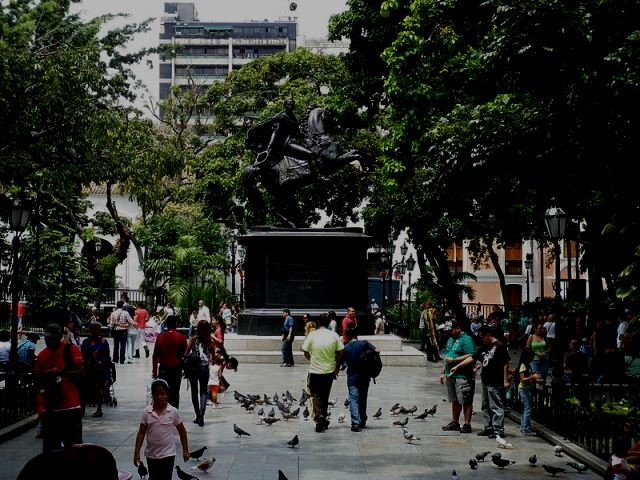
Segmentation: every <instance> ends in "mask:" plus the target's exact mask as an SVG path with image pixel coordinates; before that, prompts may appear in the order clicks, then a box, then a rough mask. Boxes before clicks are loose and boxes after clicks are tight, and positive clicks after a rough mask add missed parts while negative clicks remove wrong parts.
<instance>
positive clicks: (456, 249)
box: [447, 242, 463, 273]
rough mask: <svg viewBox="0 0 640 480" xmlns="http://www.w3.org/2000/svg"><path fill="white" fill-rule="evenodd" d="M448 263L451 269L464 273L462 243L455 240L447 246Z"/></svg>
mask: <svg viewBox="0 0 640 480" xmlns="http://www.w3.org/2000/svg"><path fill="white" fill-rule="evenodd" d="M447 264H448V265H449V271H451V272H455V273H462V271H463V270H462V244H461V243H457V242H453V243H452V244H450V245H449V248H447Z"/></svg>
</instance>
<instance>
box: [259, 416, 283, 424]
mask: <svg viewBox="0 0 640 480" xmlns="http://www.w3.org/2000/svg"><path fill="white" fill-rule="evenodd" d="M263 421H264V423H266V424H267V425H269V426H271V425H273V424H274V423H276V422H279V421H280V419H279V418H276V417H265V418H264V420H263Z"/></svg>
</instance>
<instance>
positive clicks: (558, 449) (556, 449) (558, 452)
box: [553, 445, 563, 457]
mask: <svg viewBox="0 0 640 480" xmlns="http://www.w3.org/2000/svg"><path fill="white" fill-rule="evenodd" d="M562 452H563V450H562V447H561V446H560V445H556V446H555V447H553V453H554V454H555V456H556V457H561V456H562Z"/></svg>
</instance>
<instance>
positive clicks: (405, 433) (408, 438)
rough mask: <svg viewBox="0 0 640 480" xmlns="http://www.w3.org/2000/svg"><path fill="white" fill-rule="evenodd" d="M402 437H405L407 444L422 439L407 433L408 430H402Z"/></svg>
mask: <svg viewBox="0 0 640 480" xmlns="http://www.w3.org/2000/svg"><path fill="white" fill-rule="evenodd" d="M402 436H403V437H404V439H405V440H406V441H407V443H411V442H413V441H414V440H420V437H418V436H416V435H415V434H413V433H411V432H409V431H407V429H406V428H403V429H402Z"/></svg>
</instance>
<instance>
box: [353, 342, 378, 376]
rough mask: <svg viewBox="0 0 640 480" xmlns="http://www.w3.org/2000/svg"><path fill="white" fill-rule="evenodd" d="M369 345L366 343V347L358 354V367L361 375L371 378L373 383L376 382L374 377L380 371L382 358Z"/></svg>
mask: <svg viewBox="0 0 640 480" xmlns="http://www.w3.org/2000/svg"><path fill="white" fill-rule="evenodd" d="M365 341H366V340H365ZM367 343H368V342H367ZM369 347H370V345H367V349H366V350H365V351H364V352H362V353H361V354H360V358H359V359H358V367H359V368H358V369H359V370H360V373H361V374H362V375H365V376H367V377H369V378H372V379H373V383H376V377H377V376H378V375H380V372H381V371H382V359H381V358H380V353H379V352H377V351H376V350H374V349H372V348H369Z"/></svg>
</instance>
